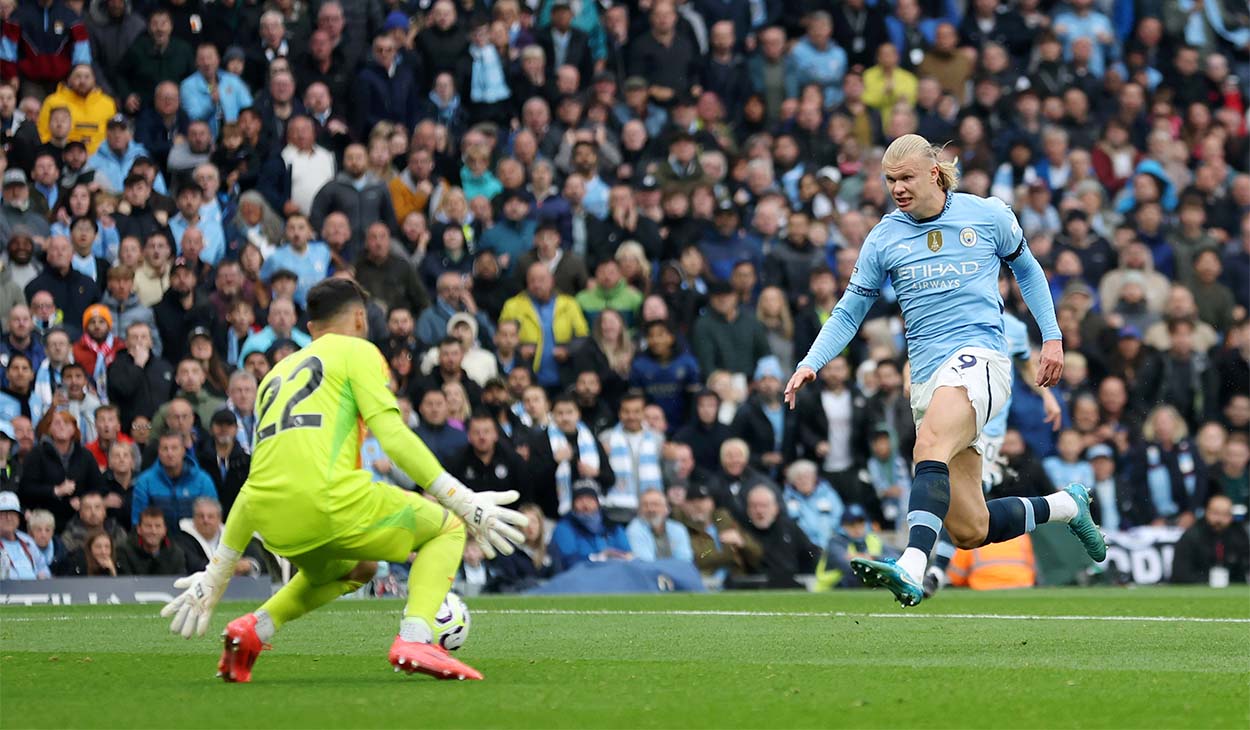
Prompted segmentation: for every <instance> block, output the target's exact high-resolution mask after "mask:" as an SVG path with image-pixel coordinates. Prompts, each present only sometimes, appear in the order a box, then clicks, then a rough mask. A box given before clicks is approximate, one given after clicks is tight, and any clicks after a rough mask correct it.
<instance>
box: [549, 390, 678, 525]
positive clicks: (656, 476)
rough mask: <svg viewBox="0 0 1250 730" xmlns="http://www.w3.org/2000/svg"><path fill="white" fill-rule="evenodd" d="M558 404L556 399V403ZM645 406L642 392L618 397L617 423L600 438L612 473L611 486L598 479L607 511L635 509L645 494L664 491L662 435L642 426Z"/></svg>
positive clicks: (632, 392)
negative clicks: (602, 486)
mask: <svg viewBox="0 0 1250 730" xmlns="http://www.w3.org/2000/svg"><path fill="white" fill-rule="evenodd" d="M559 402H560V401H559V400H557V404H558V403H559ZM645 405H646V398H645V397H644V395H643V394H642V392H640V391H637V390H631V391H628V392H626V393H625V395H624V397H623V398H621V405H620V410H619V416H620V420H619V422H618V423H617V424H616V425H615V426H613V427H612V428H610V429H608V430H607V431H605V432H604V433H602V434H601V435H600V437H599V440H600V441H601V442H602V446H603V451H605V452H606V453H607V455H608V463H609V464H610V465H611V474H612V476H613V477H614V478H615V483H614V484H612V483H611V480H605V479H601V480H600V484H602V485H604V486H605V489H606V493H605V494H604V497H603V504H604V505H605V506H606V508H608V509H609V510H637V509H638V502H639V500H640V499H641V498H642V495H643V494H644V493H645V492H649V491H656V492H663V491H664V482H663V475H662V473H661V470H660V454H661V452H662V451H663V447H664V434H663V433H662V432H660V433H657V432H655V431H652V430H651V429H649V428H647V427H646V426H645V425H644V423H643V409H644V406H645ZM579 411H580V409H579ZM579 415H580V412H579ZM582 476H586V475H585V474H582ZM608 486H610V488H607V487H608Z"/></svg>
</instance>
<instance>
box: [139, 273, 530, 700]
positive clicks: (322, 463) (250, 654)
mask: <svg viewBox="0 0 1250 730" xmlns="http://www.w3.org/2000/svg"><path fill="white" fill-rule="evenodd" d="M365 300H366V295H365V293H364V291H363V290H361V289H360V287H359V286H358V285H357V284H356V283H355V282H353V281H350V280H346V279H340V278H334V279H327V280H326V281H323V282H321V283H319V284H317V285H316V286H314V287H312V289H311V290H309V293H308V316H309V323H308V330H309V332H310V333H311V334H312V336H313V342H312V344H310V345H308V346H307V347H305V348H304V349H302V350H300V351H298V352H296V353H295V354H293V355H291V356H289V357H287V358H284V359H283V360H282V361H281V362H280V363H278V364H277V365H275V366H274V368H273V370H271V371H270V372H269V373H268V375H266V376H265V378H264V380H262V381H261V383H260V389H259V392H258V395H257V398H256V437H255V442H254V446H253V450H252V468H251V474H250V475H249V476H248V479H247V483H246V484H244V485H243V489H242V490H241V491H240V492H239V496H238V498H237V499H236V500H235V503H234V507H233V508H232V509H231V511H230V518H229V520H228V521H227V522H226V527H225V533H224V535H223V537H222V540H221V543H220V545H219V546H218V548H217V550H216V551H215V552H214V553H213V556H212V560H211V561H210V563H209V565H208V567H207V568H206V569H205V570H204V571H202V572H199V573H196V574H195V575H192V576H188V577H186V578H182V579H180V580H179V581H178V582H176V583H175V584H174V585H175V586H176V587H178V588H185V589H186V592H185V593H183V594H181V595H180V596H178V597H177V598H175V599H174V600H173V601H171V602H170V603H169V604H167V605H166V606H165V607H164V609H162V611H161V615H162V616H173V617H174V619H173V622H172V623H171V624H170V630H171V631H173V632H174V633H180V634H182V635H183V636H184V637H187V638H190V637H191V636H192V634H198V635H203V633H204V631H205V630H206V629H207V628H208V623H209V619H210V618H211V616H212V612H213V608H214V607H215V606H216V604H217V602H218V601H219V600H220V599H221V596H222V594H223V593H224V592H225V589H226V584H227V583H228V582H229V580H230V577H231V575H233V573H234V564H235V562H236V561H237V560H238V559H239V557H240V554H241V553H242V552H243V550H244V548H245V547H246V546H247V543H248V540H250V539H251V536H252V533H253V532H256V533H258V534H259V535H260V536H261V538H262V539H263V540H264V542H265V547H266V548H268V549H269V550H271V551H273V552H275V553H277V554H278V555H282V556H284V557H286V558H288V559H289V560H290V561H291V562H292V563H293V564H295V565H296V566H297V567H298V568H299V573H298V574H296V576H295V577H294V578H292V579H291V582H290V583H288V584H287V585H285V586H284V587H283V588H282V589H281V590H279V591H278V592H277V593H275V594H274V595H273V597H272V598H270V599H269V600H268V601H266V602H265V603H264V604H263V605H262V606H261V607H260V608H259V609H257V610H256V611H255V612H253V613H249V614H247V615H245V616H242V617H240V618H237V619H235V620H234V621H231V622H230V623H229V625H227V626H226V630H225V633H224V636H225V651H224V652H223V654H222V657H221V662H220V663H219V664H218V671H219V673H220V675H221V676H222V677H223V678H224V679H225V680H226V681H228V682H247V681H250V679H251V674H252V665H253V664H254V663H255V662H256V658H257V656H259V654H260V652H261V650H262V649H265V648H268V643H269V641H270V639H272V638H273V635H274V633H275V632H276V631H277V630H278V629H280V628H281V627H282V626H283V625H284V624H286V623H287V622H288V621H292V620H294V619H296V618H299V617H300V616H303V615H304V614H306V613H308V612H309V611H312V610H314V609H316V608H318V607H320V606H323V605H325V604H326V603H329V602H330V601H332V600H334V599H335V598H338V597H339V596H341V595H344V594H347V593H351V592H352V591H355V590H356V589H357V588H360V586H362V585H363V584H365V583H366V582H368V581H369V580H370V579H372V577H373V574H374V571H375V569H376V567H377V563H376V562H375V561H378V560H389V561H396V562H405V561H407V560H408V556H409V555H410V554H411V553H412V552H413V551H414V550H415V551H417V556H416V559H415V560H414V561H413V563H412V570H411V572H410V573H409V576H408V604H407V606H406V607H405V608H404V617H403V620H402V621H401V622H400V625H399V635H398V636H396V637H395V642H394V643H393V644H392V645H391V650H390V656H389V659H390V662H391V664H392V665H393V666H394V667H395V669H396V671H399V670H401V669H402V670H404V671H406V672H409V673H412V672H414V671H415V672H422V673H424V674H429V675H431V676H434V677H438V678H440V679H453V678H459V679H481V678H482V675H481V674H480V673H478V672H477V671H476V670H475V669H473V668H471V667H469V666H468V665H466V664H463V663H461V662H459V661H457V660H455V659H452V658H451V657H450V656H449V655H448V654H447V652H446V651H444V650H443V649H442V648H441V647H439V646H438V645H437V644H434V643H431V642H432V639H433V636H432V633H433V632H432V628H431V627H432V626H433V624H434V616H435V613H436V612H437V611H438V607H439V605H440V604H441V603H442V601H443V597H444V596H445V595H446V594H447V590H448V588H449V587H450V586H451V582H452V580H453V578H454V577H455V575H456V569H457V568H458V567H459V565H460V556H461V554H462V553H463V552H464V543H465V530H466V527H467V529H468V532H469V534H470V535H472V536H473V537H474V538H475V539H476V540H477V542H478V543H479V544H480V545H481V547H482V550H483V552H484V553H485V554H486V555H487V557H494V555H495V554H496V552H499V553H503V554H505V555H506V554H510V553H512V551H513V546H512V544H513V543H518V544H519V543H521V542H522V541H523V540H524V538H523V536H522V534H521V532H520V531H519V530H518V528H523V527H524V526H525V524H526V522H527V521H528V520H527V519H526V518H525V516H523V515H521V514H520V513H518V512H514V511H512V510H510V509H506V508H503V507H500V505H504V504H510V503H512V502H514V501H515V500H516V499H517V496H518V495H517V493H516V492H511V491H510V492H482V493H480V494H479V493H474V492H473V491H472V490H470V489H468V488H467V487H465V486H464V485H463V484H461V483H460V481H459V480H457V479H456V478H455V477H453V476H451V475H450V474H448V473H447V472H445V471H444V470H443V467H442V466H441V465H439V463H438V460H437V459H435V458H434V455H433V454H431V453H430V450H429V449H428V448H426V446H425V444H423V443H422V442H421V440H420V439H418V438H417V437H416V435H415V434H413V433H412V431H410V430H409V429H408V427H407V426H406V425H405V424H404V422H403V419H402V418H401V417H400V414H399V407H398V406H397V405H396V402H395V396H394V395H392V394H391V392H390V391H389V390H388V389H387V382H388V378H389V375H390V374H389V370H388V369H387V365H386V360H385V359H384V358H383V357H382V354H381V353H380V352H379V351H378V349H377V348H376V347H374V346H373V345H372V344H370V343H369V342H368V340H366V339H365V335H366V334H367V331H368V326H367V324H366V322H367V319H366V313H365ZM365 426H367V427H368V428H369V429H370V430H371V431H372V432H373V434H374V436H375V437H376V438H377V439H378V441H379V442H380V443H381V445H382V447H383V449H385V451H386V453H387V454H389V455H390V456H391V457H392V458H393V459H394V461H395V464H396V466H398V467H399V468H400V469H402V470H403V471H404V473H406V474H408V475H410V476H411V477H412V478H413V479H414V480H415V481H416V482H417V483H418V484H421V485H423V486H424V487H425V489H426V492H427V493H429V494H430V495H433V496H434V497H436V498H437V499H438V501H439V503H441V505H442V506H439V504H435V503H434V502H431V501H429V500H427V499H424V498H422V497H421V496H420V495H418V494H415V493H412V492H405V491H404V490H402V489H400V488H398V487H395V486H392V485H385V484H374V483H372V482H371V479H370V476H369V472H368V471H365V470H363V469H361V467H360V462H359V458H358V455H359V453H360V440H361V437H362V432H363V431H364V427H365ZM462 520H463V521H462Z"/></svg>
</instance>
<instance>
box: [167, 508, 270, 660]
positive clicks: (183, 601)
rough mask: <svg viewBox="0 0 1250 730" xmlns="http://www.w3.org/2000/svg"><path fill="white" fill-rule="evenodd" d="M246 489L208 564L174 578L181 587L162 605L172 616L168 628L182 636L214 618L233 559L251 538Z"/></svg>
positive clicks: (200, 629)
mask: <svg viewBox="0 0 1250 730" xmlns="http://www.w3.org/2000/svg"><path fill="white" fill-rule="evenodd" d="M247 514H248V513H247V496H246V493H244V494H242V495H240V496H239V499H238V500H236V501H235V503H234V508H233V509H231V510H230V519H228V520H227V521H226V526H225V528H224V532H223V534H222V538H221V542H220V543H218V545H217V549H216V550H215V551H213V556H212V558H211V559H210V560H209V562H208V566H207V567H205V568H204V570H201V571H200V572H198V573H195V574H193V575H188V576H187V577H185V578H179V579H178V580H176V581H174V588H182V589H184V590H183V592H182V593H180V594H179V595H178V597H177V598H175V599H174V600H172V601H170V602H169V603H167V604H165V607H164V608H162V609H161V616H163V617H164V618H169V617H170V616H172V617H173V621H171V622H170V623H169V630H170V631H171V632H173V633H175V634H181V635H182V638H184V639H190V638H191V637H192V636H203V635H204V632H205V631H207V630H208V624H209V622H210V621H211V620H212V618H213V609H215V608H216V607H217V602H218V601H220V600H221V597H222V595H223V594H224V593H225V592H226V586H227V585H229V584H230V578H231V577H233V576H234V566H235V563H237V562H239V558H240V557H242V555H243V550H244V549H245V548H246V547H247V543H248V541H249V540H251V539H252V523H251V522H250V521H249V520H248V517H247Z"/></svg>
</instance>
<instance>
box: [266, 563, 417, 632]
mask: <svg viewBox="0 0 1250 730" xmlns="http://www.w3.org/2000/svg"><path fill="white" fill-rule="evenodd" d="M362 585H364V584H363V583H361V582H360V581H356V580H348V579H346V578H343V579H339V580H334V581H330V582H329V583H323V584H321V585H313V584H312V583H310V582H309V581H308V579H307V578H306V577H304V573H303V572H302V571H301V572H299V573H296V574H295V577H294V578H292V579H291V582H290V583H287V584H286V585H284V586H282V589H281V590H279V591H278V592H277V593H275V594H273V596H271V597H270V598H269V600H268V601H265V602H264V604H262V605H261V607H260V608H259V609H258V610H257V611H256V613H257V614H259V613H260V612H261V611H264V612H265V613H267V614H268V615H269V618H270V619H272V620H273V630H274V631H277V630H278V629H280V628H282V625H283V624H285V623H286V622H288V621H294V620H295V619H297V618H299V617H300V616H303V615H304V614H306V613H308V612H309V611H315V610H316V609H318V608H321V607H322V606H324V605H326V604H327V603H329V602H330V601H333V600H334V599H336V598H338V597H339V596H344V595H347V594H348V593H352V592H354V591H356V590H357V589H359V588H360V586H362ZM435 608H436V609H437V607H435Z"/></svg>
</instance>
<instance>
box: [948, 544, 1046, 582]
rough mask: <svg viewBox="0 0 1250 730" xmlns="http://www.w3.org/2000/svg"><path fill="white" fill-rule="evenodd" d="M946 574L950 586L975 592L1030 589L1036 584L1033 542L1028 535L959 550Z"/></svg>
mask: <svg viewBox="0 0 1250 730" xmlns="http://www.w3.org/2000/svg"><path fill="white" fill-rule="evenodd" d="M946 574H947V576H948V577H949V578H950V581H951V585H955V586H968V587H969V588H971V589H972V590H974V591H994V590H1001V589H1003V588H1030V587H1032V586H1033V585H1034V584H1036V583H1037V569H1036V567H1035V565H1034V562H1033V541H1032V540H1030V539H1029V536H1028V535H1027V534H1026V535H1021V536H1020V537H1017V538H1014V539H1011V540H1008V541H1007V542H998V543H993V544H990V545H983V546H981V547H979V548H976V549H973V550H957V551H955V557H954V558H953V559H951V564H950V567H949V568H947V570H946Z"/></svg>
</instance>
